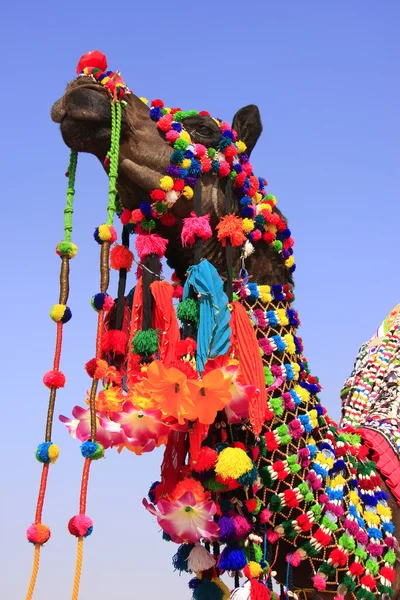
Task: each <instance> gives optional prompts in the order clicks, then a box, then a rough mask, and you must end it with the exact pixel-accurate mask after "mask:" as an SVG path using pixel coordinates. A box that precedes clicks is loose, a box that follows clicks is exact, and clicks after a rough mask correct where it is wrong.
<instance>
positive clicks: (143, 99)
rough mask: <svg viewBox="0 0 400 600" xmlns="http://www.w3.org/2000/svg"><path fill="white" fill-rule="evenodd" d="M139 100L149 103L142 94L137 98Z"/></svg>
mask: <svg viewBox="0 0 400 600" xmlns="http://www.w3.org/2000/svg"><path fill="white" fill-rule="evenodd" d="M139 100H141V101H142V102H143V104H146V105H147V104H148V103H149V101H148V100H147V98H145V97H144V96H141V97H140V98H139Z"/></svg>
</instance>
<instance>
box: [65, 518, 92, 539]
mask: <svg viewBox="0 0 400 600" xmlns="http://www.w3.org/2000/svg"><path fill="white" fill-rule="evenodd" d="M92 529H93V521H92V519H91V518H90V517H88V516H86V515H76V516H75V517H72V519H70V521H69V523H68V530H69V532H70V533H71V534H72V535H75V536H76V537H87V536H88V535H90V534H91V533H92Z"/></svg>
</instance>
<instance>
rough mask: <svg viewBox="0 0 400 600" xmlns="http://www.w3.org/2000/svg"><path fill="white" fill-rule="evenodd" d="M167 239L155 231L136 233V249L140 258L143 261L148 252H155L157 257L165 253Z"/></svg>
mask: <svg viewBox="0 0 400 600" xmlns="http://www.w3.org/2000/svg"><path fill="white" fill-rule="evenodd" d="M167 244H168V240H166V239H165V238H162V237H161V236H159V235H158V234H156V233H151V234H148V235H143V234H142V235H138V236H137V238H136V250H137V251H138V254H139V257H140V260H141V261H143V260H144V259H145V258H146V256H148V255H149V254H157V256H158V258H162V257H163V256H164V255H165V250H166V248H167Z"/></svg>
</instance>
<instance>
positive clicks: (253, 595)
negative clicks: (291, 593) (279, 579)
mask: <svg viewBox="0 0 400 600" xmlns="http://www.w3.org/2000/svg"><path fill="white" fill-rule="evenodd" d="M250 581H251V592H250V600H270V599H271V592H270V591H269V589H268V588H267V586H266V585H264V583H262V582H261V581H258V580H257V579H251V580H250Z"/></svg>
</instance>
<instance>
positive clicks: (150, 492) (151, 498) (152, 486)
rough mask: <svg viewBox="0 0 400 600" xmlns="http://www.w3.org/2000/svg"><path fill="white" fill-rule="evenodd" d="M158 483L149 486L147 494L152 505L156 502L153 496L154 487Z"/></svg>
mask: <svg viewBox="0 0 400 600" xmlns="http://www.w3.org/2000/svg"><path fill="white" fill-rule="evenodd" d="M159 483H160V482H159V481H155V482H154V483H152V484H151V487H150V489H149V493H148V498H149V500H150V502H152V503H153V504H154V503H155V501H156V495H155V490H156V487H157V486H158V485H159Z"/></svg>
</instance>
